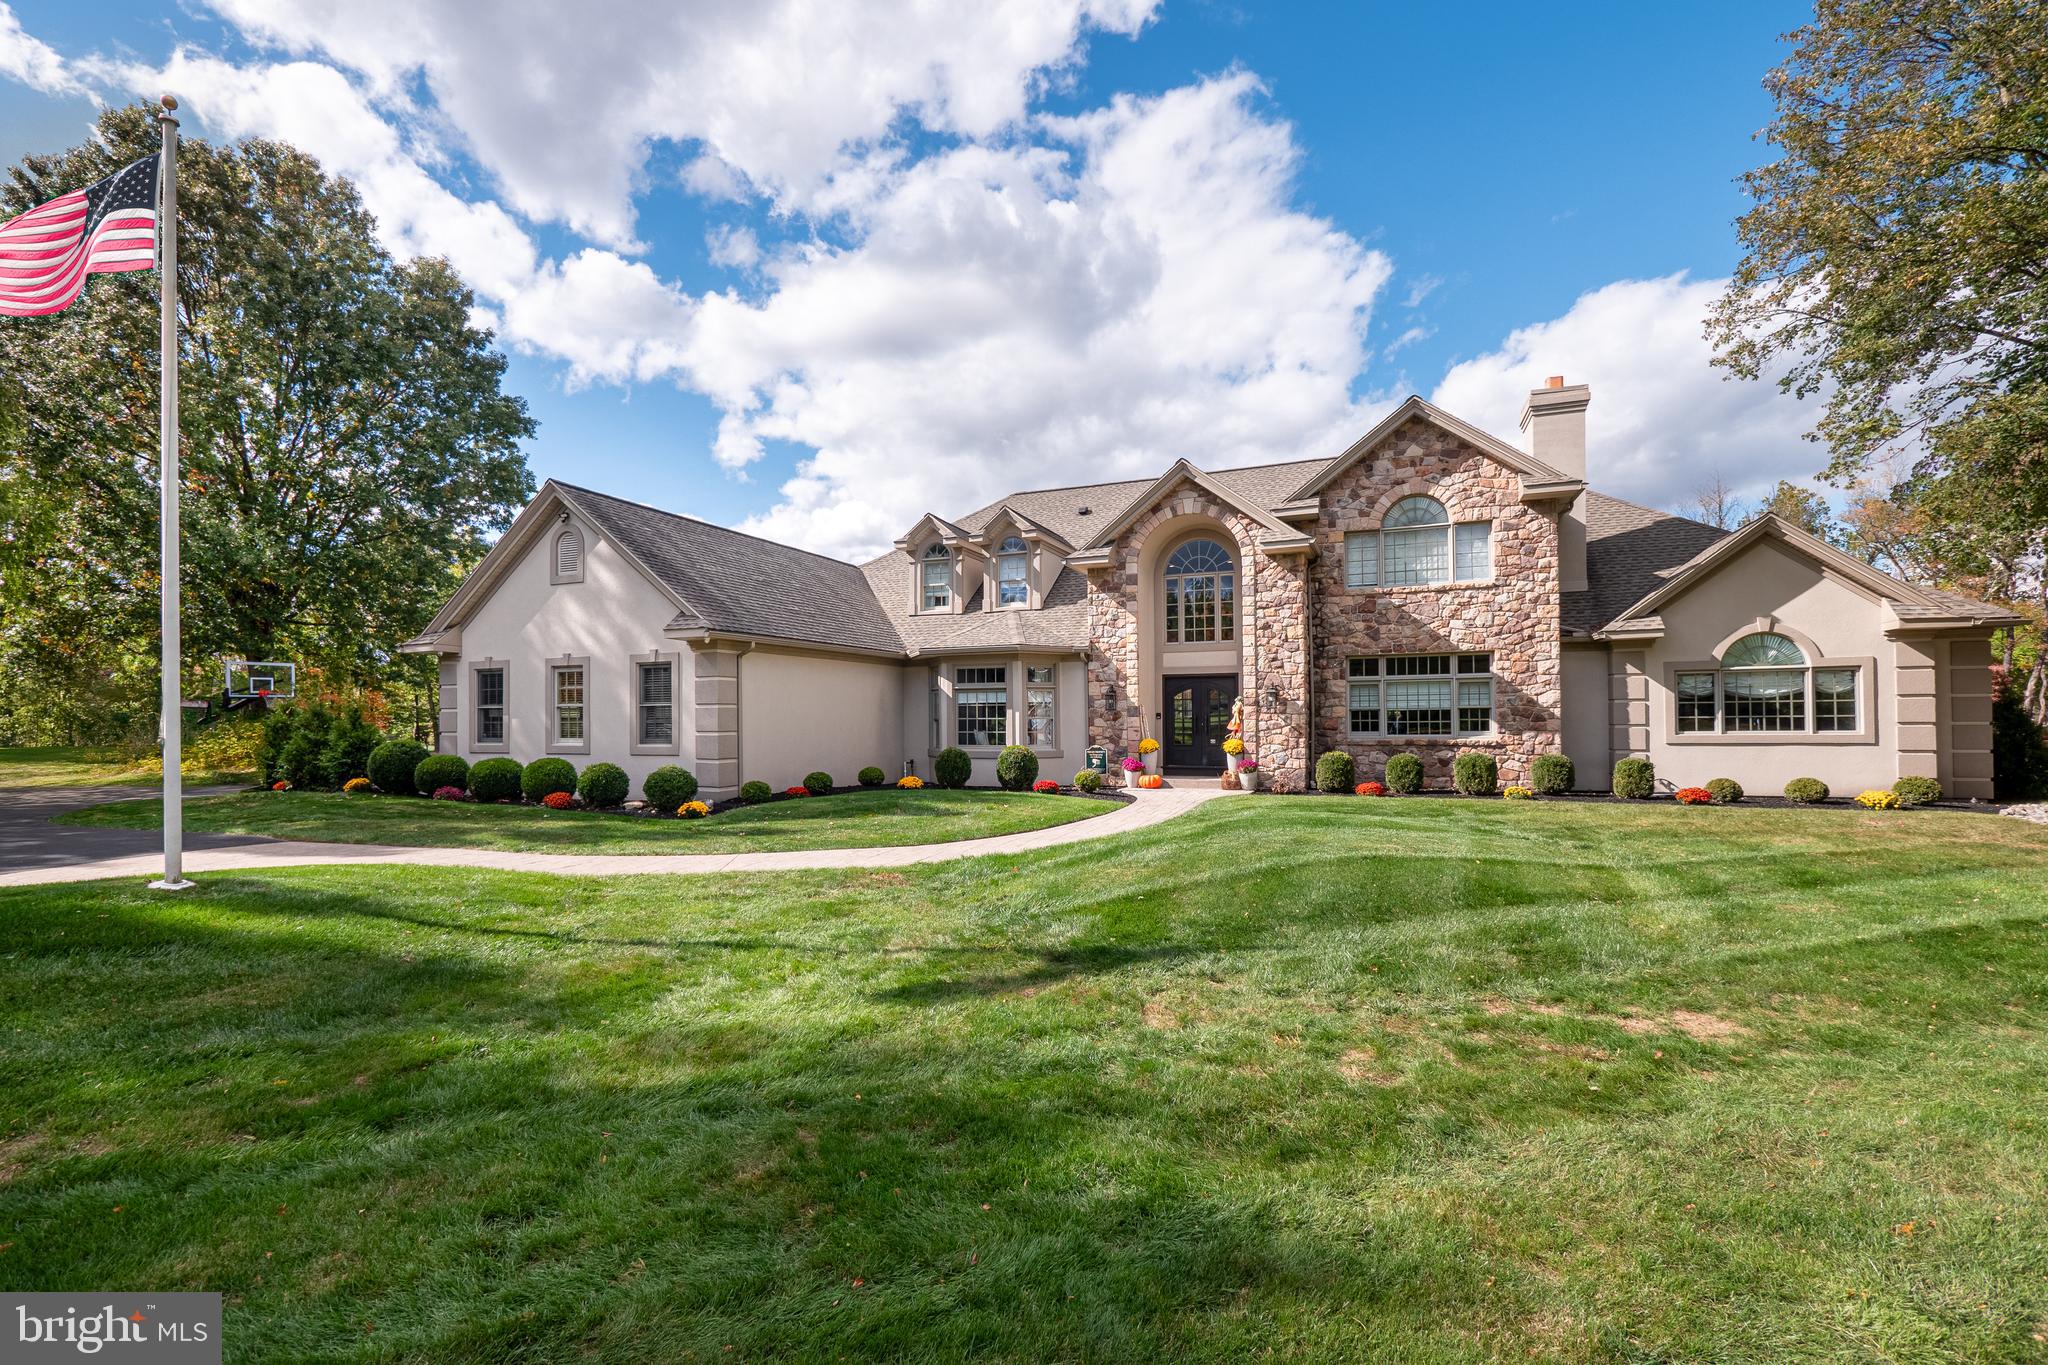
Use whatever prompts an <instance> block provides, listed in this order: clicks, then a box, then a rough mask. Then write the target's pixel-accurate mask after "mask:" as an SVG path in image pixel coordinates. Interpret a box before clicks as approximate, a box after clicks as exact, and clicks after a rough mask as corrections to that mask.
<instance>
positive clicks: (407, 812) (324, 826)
mask: <svg viewBox="0 0 2048 1365" xmlns="http://www.w3.org/2000/svg"><path fill="white" fill-rule="evenodd" d="M1115 809H1116V807H1115V806H1114V805H1113V804H1112V803H1110V802H1107V801H1091V800H1086V799H1084V798H1081V797H1076V796H1040V795H1038V794H1037V793H1035V792H1004V791H948V790H944V789H941V788H936V787H928V788H926V789H924V790H923V791H897V790H895V789H893V788H890V789H884V790H882V791H874V792H849V793H847V794H845V795H842V796H820V797H812V798H809V799H807V800H795V801H772V802H769V803H768V804H766V805H761V806H746V807H741V808H739V809H736V810H728V811H721V812H720V813H719V814H717V815H713V816H710V817H708V818H706V819H703V820H647V819H636V818H633V817H629V816H624V815H620V814H617V813H611V814H605V813H601V812H597V811H575V810H569V811H552V810H546V809H543V808H541V807H538V806H495V805H494V806H475V805H468V804H464V803H460V802H453V801H425V800H420V799H417V798H414V797H395V796H370V795H365V796H343V795H341V794H339V793H333V792H244V793H240V794H237V795H234V796H213V797H205V798H202V799H200V800H197V801H190V802H187V803H186V805H185V828H187V829H190V830H200V831H204V832H206V833H211V834H268V835H272V836H274V837H276V838H280V839H324V840H331V841H333V842H336V843H345V844H403V845H406V846H409V847H427V848H495V849H508V850H512V851H516V852H549V853H745V852H749V851H762V852H767V851H783V850H791V849H806V848H875V847H883V846H887V847H892V848H893V847H895V846H897V845H901V844H936V843H951V842H954V841H956V840H960V839H981V838H986V837H988V836H990V835H996V834H1017V833H1020V832H1022V831H1025V830H1034V829H1046V828H1048V827H1050V826H1053V825H1064V824H1070V823H1072V822H1073V821H1075V820H1086V819H1088V818H1090V817H1091V816H1097V815H1107V814H1108V813H1109V812H1110V811H1112V810H1115ZM62 823H65V824H75V825H95V826H102V827H114V828H120V829H158V828H161V827H162V824H163V803H162V802H161V801H121V802H115V803H112V804H110V805H105V806H93V807H90V808H88V809H86V810H82V811H75V812H73V813H72V814H70V815H66V816H63V817H62Z"/></svg>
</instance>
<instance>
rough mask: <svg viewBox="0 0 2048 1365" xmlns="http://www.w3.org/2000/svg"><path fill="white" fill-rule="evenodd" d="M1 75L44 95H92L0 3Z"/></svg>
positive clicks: (49, 49)
mask: <svg viewBox="0 0 2048 1365" xmlns="http://www.w3.org/2000/svg"><path fill="white" fill-rule="evenodd" d="M0 76H4V77H6V78H7V79H8V80H12V81H19V82H20V83H21V84H23V85H26V86H27V87H28V88H29V89H31V90H37V91H40V92H42V93H43V94H45V95H90V94H91V92H90V91H89V90H87V89H86V87H85V86H84V85H83V84H81V83H80V82H79V81H78V80H77V79H76V78H75V77H74V76H72V74H71V73H70V71H69V70H68V69H67V68H66V67H65V64H64V59H63V57H61V56H59V55H58V53H57V51H56V50H55V49H54V48H52V47H51V46H50V45H49V44H48V43H45V42H42V41H40V40H38V39H35V38H31V37H30V36H29V35H28V34H26V33H24V32H22V28H21V20H19V19H17V18H15V17H14V11H13V10H12V9H10V8H9V7H8V6H6V5H4V4H0Z"/></svg>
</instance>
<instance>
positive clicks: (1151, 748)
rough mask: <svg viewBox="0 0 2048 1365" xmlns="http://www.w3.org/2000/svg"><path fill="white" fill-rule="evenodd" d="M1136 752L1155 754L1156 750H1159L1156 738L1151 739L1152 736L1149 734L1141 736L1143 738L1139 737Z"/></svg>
mask: <svg viewBox="0 0 2048 1365" xmlns="http://www.w3.org/2000/svg"><path fill="white" fill-rule="evenodd" d="M1138 752H1139V753H1141V754H1156V753H1158V752H1159V741H1158V740H1156V739H1153V738H1152V737H1151V736H1150V735H1147V736H1146V737H1145V738H1143V739H1141V740H1139V741H1138Z"/></svg>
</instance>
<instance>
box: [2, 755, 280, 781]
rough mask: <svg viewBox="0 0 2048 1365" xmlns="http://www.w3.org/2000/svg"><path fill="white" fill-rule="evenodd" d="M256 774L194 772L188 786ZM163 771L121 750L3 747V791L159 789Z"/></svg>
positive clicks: (188, 774)
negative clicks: (139, 765)
mask: <svg viewBox="0 0 2048 1365" xmlns="http://www.w3.org/2000/svg"><path fill="white" fill-rule="evenodd" d="M254 776H255V774H253V773H234V772H230V773H218V772H206V773H190V772H188V773H187V774H186V776H185V782H186V784H187V785H188V786H200V785H213V784H223V783H228V782H244V781H249V780H251V779H252V778H253V777H254ZM162 785H163V774H162V773H161V771H157V772H147V771H144V770H141V769H139V768H137V767H136V766H135V762H134V759H133V758H132V757H131V756H129V755H127V754H124V753H122V752H121V751H120V750H118V749H94V748H85V747H78V746H53V747H48V748H40V749H21V748H13V749H10V748H0V789H4V788H7V787H157V786H162Z"/></svg>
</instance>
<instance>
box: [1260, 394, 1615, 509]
mask: <svg viewBox="0 0 2048 1365" xmlns="http://www.w3.org/2000/svg"><path fill="white" fill-rule="evenodd" d="M1412 421H1422V422H1428V423H1429V424H1430V425H1432V426H1434V427H1437V428H1439V429H1441V430H1443V431H1447V432H1449V433H1450V434H1451V435H1453V436H1455V437H1457V438H1458V439H1459V440H1461V441H1463V442H1465V443H1466V444H1467V445H1470V446H1474V447H1477V448H1478V449H1479V450H1480V451H1481V452H1482V453H1484V454H1486V455H1488V456H1491V457H1492V458H1493V459H1495V460H1498V461H1499V462H1500V463H1501V464H1503V465H1506V466H1507V467H1508V468H1509V469H1512V470H1514V471H1515V473H1517V474H1520V475H1521V476H1522V477H1523V478H1524V479H1525V480H1527V481H1528V482H1530V483H1536V484H1557V485H1560V486H1561V487H1562V486H1568V485H1572V484H1577V483H1581V482H1583V481H1582V480H1579V479H1575V478H1573V477H1572V476H1570V475H1568V474H1565V473H1562V472H1560V471H1558V470H1555V469H1552V468H1551V467H1550V466H1549V465H1547V464H1544V463H1543V462H1542V461H1540V460H1537V459H1535V458H1534V457H1532V456H1531V455H1529V453H1528V452H1527V451H1523V450H1517V449H1516V448H1515V447H1513V446H1511V445H1509V444H1508V443H1507V442H1506V441H1503V440H1501V439H1500V438H1499V437H1498V436H1489V435H1488V434H1487V433H1485V432H1483V431H1481V430H1480V429H1479V428H1478V427H1475V426H1473V425H1472V424H1471V423H1470V422H1467V421H1464V420H1463V419H1461V418H1457V417H1453V416H1452V415H1451V414H1450V413H1448V412H1445V411H1444V410H1443V409H1442V408H1440V407H1438V406H1436V404H1434V403H1430V402H1426V401H1425V400H1423V399H1422V398H1420V397H1418V396H1416V395H1414V394H1410V395H1409V396H1408V400H1407V401H1406V402H1404V403H1402V404H1401V406H1400V407H1398V408H1395V409H1394V410H1393V411H1392V412H1390V413H1388V414H1387V415H1386V417H1385V418H1383V419H1382V420H1381V421H1380V424H1379V425H1378V426H1376V427H1374V428H1373V429H1372V430H1371V431H1368V432H1366V433H1365V435H1363V436H1361V437H1359V438H1358V439H1357V440H1356V441H1353V442H1352V443H1351V444H1350V445H1349V446H1348V447H1346V448H1345V450H1344V453H1343V454H1341V455H1339V456H1338V457H1337V458H1336V459H1334V460H1330V461H1327V462H1325V464H1324V465H1323V467H1322V468H1321V469H1319V470H1317V471H1316V473H1315V474H1314V475H1313V476H1312V477H1310V478H1309V479H1308V480H1307V481H1305V482H1304V483H1302V485H1301V486H1300V487H1299V488H1296V489H1295V490H1294V492H1293V493H1292V494H1291V495H1290V496H1289V497H1287V498H1286V499H1285V500H1284V501H1286V502H1289V503H1294V502H1302V501H1305V500H1307V499H1309V498H1313V497H1314V496H1315V495H1316V494H1318V493H1320V492H1321V491H1322V490H1323V489H1324V488H1325V487H1326V486H1328V484H1329V483H1330V481H1331V480H1332V479H1334V478H1336V477H1337V476H1338V475H1339V474H1342V473H1343V472H1344V471H1345V470H1347V469H1349V468H1351V466H1352V465H1354V464H1356V463H1357V462H1358V461H1359V460H1360V459H1361V458H1363V457H1364V456H1365V454H1366V452H1368V451H1370V450H1371V449H1372V448H1373V447H1374V446H1376V445H1378V444H1379V443H1380V442H1381V441H1384V440H1386V439H1387V437H1389V436H1391V435H1393V434H1394V433H1395V432H1396V431H1398V430H1399V429H1400V427H1401V424H1402V423H1403V422H1412Z"/></svg>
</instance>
